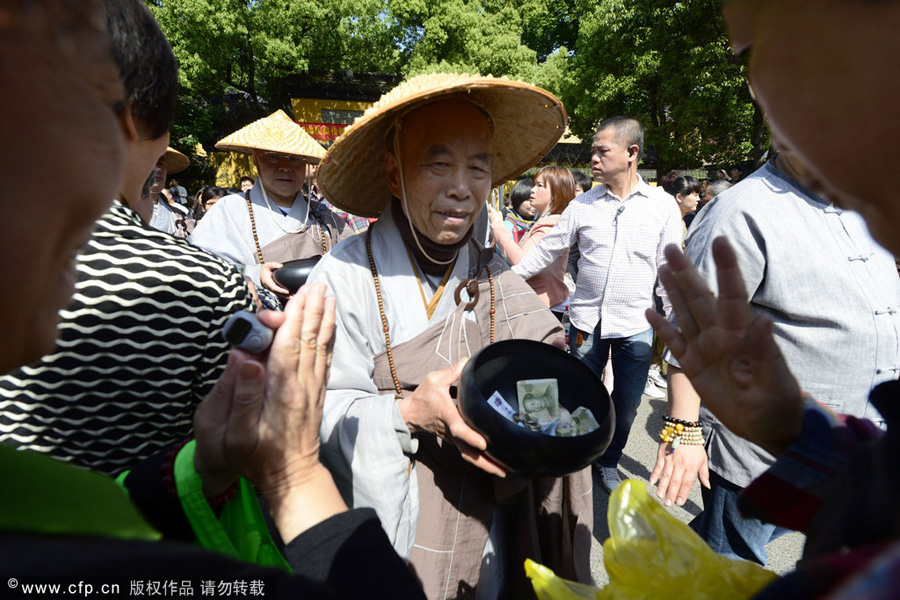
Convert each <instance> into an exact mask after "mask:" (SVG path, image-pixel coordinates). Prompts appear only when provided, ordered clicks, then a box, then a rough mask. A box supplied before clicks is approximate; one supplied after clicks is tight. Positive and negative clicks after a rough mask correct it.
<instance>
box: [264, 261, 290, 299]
mask: <svg viewBox="0 0 900 600" xmlns="http://www.w3.org/2000/svg"><path fill="white" fill-rule="evenodd" d="M283 266H284V265H283V264H281V263H278V262H266V263H263V264H261V265H259V282H260V283H262V284H263V285H264V286H266V287H267V288H268V289H270V290H272V291H273V292H275V293H276V294H281V295H282V296H290V294H291V292H290V290H288V289H287V288H284V287H281V286H280V285H278V283H277V282H276V281H275V276H274V275H273V274H272V271H275V270H277V269H280V268H281V267H283Z"/></svg>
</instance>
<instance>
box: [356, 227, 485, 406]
mask: <svg viewBox="0 0 900 600" xmlns="http://www.w3.org/2000/svg"><path fill="white" fill-rule="evenodd" d="M366 253H367V254H368V256H369V269H370V270H371V271H372V279H373V280H374V281H375V296H376V298H377V300H378V314H379V315H380V316H381V327H382V330H383V331H384V345H385V352H386V353H387V359H388V366H389V367H390V369H391V379H393V381H394V391H395V392H396V393H397V398H398V399H401V398H403V389H402V388H401V387H400V379H399V378H398V377H397V367H396V365H395V364H394V352H393V350H392V349H391V329H390V327H389V326H388V320H387V315H385V313H384V301H383V300H382V297H381V285H380V284H379V283H378V269H376V268H375V257H374V256H373V255H372V227H369V229H368V230H367V231H366ZM484 268H485V271H487V276H488V285H489V286H490V289H491V312H490V315H491V318H490V322H491V325H490V343H492V344H493V343H494V330H495V327H494V315H495V314H496V295H495V291H494V276H493V275H491V268H490V267H489V266H488V265H485V266H484ZM464 283H465V282H464ZM460 285H461V286H462V285H463V284H460ZM476 285H477V282H476Z"/></svg>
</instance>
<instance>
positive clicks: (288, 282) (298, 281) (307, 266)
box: [272, 256, 322, 294]
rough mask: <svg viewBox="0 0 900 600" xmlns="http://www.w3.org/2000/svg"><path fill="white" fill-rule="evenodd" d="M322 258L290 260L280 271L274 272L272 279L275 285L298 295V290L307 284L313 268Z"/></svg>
mask: <svg viewBox="0 0 900 600" xmlns="http://www.w3.org/2000/svg"><path fill="white" fill-rule="evenodd" d="M321 258H322V257H321V256H313V257H312V258H301V259H299V260H289V261H287V262H286V263H284V266H283V267H281V268H280V269H275V270H274V271H272V277H273V278H274V279H275V283H277V284H278V285H280V286H282V287H284V288H286V289H287V291H289V292H290V293H291V294H296V293H297V290H299V289H300V288H301V287H302V286H303V284H304V283H306V280H307V279H308V278H309V274H310V273H311V272H312V270H313V267H315V266H316V263H318V262H319V260H320V259H321Z"/></svg>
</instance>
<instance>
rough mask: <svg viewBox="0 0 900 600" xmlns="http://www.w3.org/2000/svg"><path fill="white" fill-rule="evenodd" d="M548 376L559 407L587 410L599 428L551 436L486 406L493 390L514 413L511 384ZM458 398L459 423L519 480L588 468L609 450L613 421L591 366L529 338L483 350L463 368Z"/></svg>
mask: <svg viewBox="0 0 900 600" xmlns="http://www.w3.org/2000/svg"><path fill="white" fill-rule="evenodd" d="M549 378H555V379H556V381H557V383H558V385H559V403H560V405H562V406H564V407H565V408H566V409H567V410H568V411H569V412H573V411H574V410H575V409H576V408H578V407H579V406H584V407H585V408H588V409H590V410H591V412H592V413H594V417H595V418H596V419H597V423H599V424H600V427H598V428H597V429H596V430H594V431H592V432H591V433H588V434H587V435H581V436H575V437H554V436H550V435H545V434H543V433H541V432H539V431H530V430H528V429H525V428H523V427H519V426H518V425H516V424H514V423H513V422H511V421H510V420H508V419H507V418H506V417H504V416H503V415H501V414H500V413H498V412H497V411H495V410H494V409H493V408H492V407H491V406H490V405H489V404H488V403H487V399H488V398H489V397H490V396H491V394H493V393H494V391H498V392H500V394H501V395H502V396H503V398H504V399H505V400H506V402H508V403H509V405H510V406H511V407H512V408H513V409H514V410H518V406H519V401H518V393H517V391H516V382H518V381H519V380H522V379H549ZM458 396H459V409H460V412H461V413H462V416H463V419H464V420H465V421H466V423H468V425H469V426H470V427H472V429H474V430H475V431H477V432H478V433H480V434H481V435H482V436H484V438H485V440H487V455H488V456H490V457H491V458H492V459H493V460H495V461H496V462H498V463H500V464H501V465H503V466H504V467H505V468H506V469H507V470H508V471H509V472H511V473H514V474H516V475H521V476H524V477H561V476H563V475H567V474H569V473H573V472H575V471H578V470H579V469H582V468H584V467H586V466H588V465H589V464H591V462H593V461H594V459H596V458H597V457H598V456H600V455H601V454H603V451H604V450H606V447H607V446H609V442H610V441H611V440H612V436H613V430H614V428H615V423H616V417H615V412H614V410H613V406H612V402H611V401H610V399H609V395H608V394H607V393H606V388H605V387H604V386H603V383H602V382H601V381H600V378H598V377H597V376H596V375H594V372H593V371H591V370H590V368H588V367H587V366H586V365H585V364H584V363H582V362H581V361H580V360H578V359H577V358H575V357H574V356H572V355H571V354H568V353H567V352H565V351H563V350H560V349H559V348H556V347H554V346H551V345H549V344H544V343H541V342H534V341H530V340H507V341H503V342H497V343H495V344H491V345H490V346H486V347H484V348H482V349H481V350H480V351H479V352H477V353H476V354H475V355H474V356H473V357H472V358H471V359H469V362H468V363H466V366H465V367H464V368H463V372H462V376H461V377H460V383H459V392H458Z"/></svg>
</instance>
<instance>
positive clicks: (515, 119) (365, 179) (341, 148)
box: [318, 73, 568, 217]
mask: <svg viewBox="0 0 900 600" xmlns="http://www.w3.org/2000/svg"><path fill="white" fill-rule="evenodd" d="M451 98H459V99H462V100H469V101H471V102H473V103H474V104H476V105H477V106H480V107H481V108H482V109H484V111H485V112H486V113H488V114H489V115H490V117H491V120H492V121H493V150H492V152H493V155H494V158H493V161H492V164H491V179H492V183H493V184H494V185H497V184H499V183H501V182H504V181H507V180H509V179H512V178H514V177H516V176H517V175H519V174H521V173H522V172H524V171H525V170H527V169H528V168H529V167H531V166H533V165H534V164H536V163H537V162H538V161H539V160H540V159H541V158H543V157H544V156H546V155H547V153H548V152H550V150H551V149H552V148H553V146H554V144H556V142H557V140H558V139H559V138H560V136H562V134H563V132H564V131H565V129H566V122H567V120H568V117H567V116H566V110H565V108H564V107H563V105H562V102H560V101H559V99H558V98H557V97H556V96H554V95H553V94H551V93H550V92H548V91H546V90H543V89H541V88H539V87H535V86H533V85H530V84H527V83H523V82H521V81H512V80H509V79H506V78H494V77H490V76H487V77H483V76H480V75H468V74H455V73H436V74H431V75H420V76H418V77H414V78H412V79H410V80H409V81H406V82H405V83H402V84H400V85H399V86H397V87H396V88H394V89H393V90H391V91H390V92H388V93H387V94H385V95H384V96H382V97H381V99H380V100H378V102H376V103H375V104H374V105H372V106H371V107H370V108H369V109H368V110H366V112H365V113H364V114H363V116H361V117H359V118H358V119H357V120H356V121H355V122H354V123H353V125H351V126H350V127H348V128H347V130H346V131H345V132H344V133H343V134H342V135H341V136H340V137H339V138H338V139H337V140H335V142H334V144H333V145H332V146H331V148H329V149H328V152H327V153H326V154H325V158H324V159H322V164H321V165H320V166H319V172H318V183H319V189H320V190H321V191H322V193H323V194H324V196H325V197H326V198H327V199H328V201H329V202H331V203H332V204H334V205H335V206H337V207H339V208H341V209H342V210H345V211H347V212H349V213H351V214H355V215H359V216H362V217H377V216H378V215H379V214H381V211H382V210H383V209H384V207H385V205H386V204H387V202H388V200H390V197H391V192H390V190H389V189H388V184H387V173H386V171H385V166H384V152H385V150H386V147H387V146H386V142H385V137H386V135H387V133H388V131H389V130H390V129H391V127H392V126H393V125H394V121H395V119H396V118H397V117H398V116H399V115H402V114H405V113H407V112H408V111H410V110H411V109H413V108H414V107H417V106H420V105H424V104H428V103H430V102H434V101H437V100H448V99H451ZM373 178H374V181H373Z"/></svg>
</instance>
